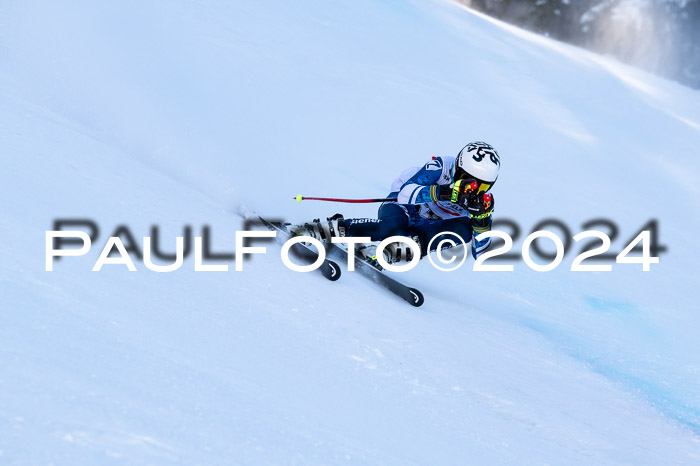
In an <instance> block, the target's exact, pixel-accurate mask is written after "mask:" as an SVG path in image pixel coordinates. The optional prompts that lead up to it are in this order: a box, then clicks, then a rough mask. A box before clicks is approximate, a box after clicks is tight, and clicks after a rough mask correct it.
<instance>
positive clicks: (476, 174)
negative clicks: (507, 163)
mask: <svg viewBox="0 0 700 466" xmlns="http://www.w3.org/2000/svg"><path fill="white" fill-rule="evenodd" d="M500 168H501V158H500V157H499V155H498V152H496V149H494V148H493V147H491V146H490V145H489V144H486V143H485V142H470V143H469V144H467V145H466V146H464V148H463V149H462V150H461V151H459V154H458V155H457V159H456V160H455V166H454V168H453V171H452V179H453V180H454V181H457V180H461V179H475V180H476V181H477V182H478V183H479V192H483V191H488V190H489V189H491V186H493V184H494V183H495V182H496V179H497V178H498V170H499V169H500Z"/></svg>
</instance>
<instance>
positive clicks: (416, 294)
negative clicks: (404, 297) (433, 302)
mask: <svg viewBox="0 0 700 466" xmlns="http://www.w3.org/2000/svg"><path fill="white" fill-rule="evenodd" d="M408 291H410V292H411V296H412V301H410V304H411V306H415V307H421V306H422V305H423V303H424V302H425V298H424V297H423V293H421V292H420V291H418V290H417V289H415V288H409V289H408Z"/></svg>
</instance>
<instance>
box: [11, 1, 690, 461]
mask: <svg viewBox="0 0 700 466" xmlns="http://www.w3.org/2000/svg"><path fill="white" fill-rule="evenodd" d="M0 18H2V20H0V21H1V24H2V27H0V141H1V145H0V147H1V148H2V162H3V170H2V171H1V172H0V185H1V186H2V189H1V190H0V193H2V205H3V211H2V214H3V215H2V216H1V217H0V237H1V238H2V242H1V243H0V258H1V262H0V293H1V294H0V295H1V296H2V298H3V299H2V303H3V304H2V312H1V313H0V363H1V367H2V370H1V371H0V463H3V464H43V463H54V464H102V463H137V464H139V463H141V464H164V463H187V464H190V463H200V464H218V463H235V464H251V463H266V464H269V463H284V464H289V463H316V464H329V463H331V464H332V463H360V464H365V463H371V464H484V463H489V464H508V463H510V464H528V463H530V464H542V463H555V464H573V463H577V464H578V463H588V464H692V463H697V462H700V343H698V338H697V334H698V329H700V317H699V316H698V306H697V302H698V297H699V296H698V292H697V290H698V289H699V288H698V287H699V285H700V280H698V276H697V274H695V273H694V271H695V269H696V267H697V265H696V261H697V259H698V257H700V254H699V250H698V249H699V248H698V246H697V242H696V241H695V238H694V233H695V232H696V231H698V227H700V225H699V223H700V222H699V220H698V215H697V214H698V208H699V207H700V196H699V189H698V184H697V181H698V179H700V176H699V174H700V162H698V152H697V147H698V146H699V145H700V144H699V143H700V94H699V93H698V92H697V91H693V90H690V89H687V88H684V87H682V86H679V85H677V84H675V83H672V82H668V81H665V80H662V79H659V78H656V77H653V76H650V75H648V74H645V73H643V72H640V71H636V70H634V69H631V68H628V67H626V66H623V65H620V64H618V63H617V62H615V61H612V60H609V59H606V58H604V57H600V56H596V55H593V54H590V53H587V52H584V51H581V50H579V49H576V48H573V47H569V46H566V45H563V44H560V43H557V42H553V41H550V40H548V39H545V38H542V37H538V36H535V35H532V34H529V33H526V32H523V31H521V30H518V29H516V28H513V27H511V26H507V25H504V24H502V23H498V22H495V21H493V20H490V19H488V18H485V17H482V16H480V15H478V14H475V13H472V12H470V11H467V10H465V9H463V8H461V7H459V6H457V5H454V4H452V3H449V2H443V1H437V0H435V1H421V2H418V1H377V0H375V1H370V0H355V1H347V0H340V1H335V2H321V1H312V0H299V1H295V2H284V1H275V0H271V1H267V2H257V1H252V0H238V1H236V2H224V1H220V0H210V1H203V2H188V1H183V0H178V1H173V2H168V4H167V6H166V5H165V4H162V3H160V2H150V1H145V2H143V1H141V2H136V1H125V2H119V3H118V4H116V3H115V4H113V5H110V4H107V3H104V2H102V3H96V2H80V1H68V2H60V4H59V3H58V2H41V1H31V0H30V1H21V2H20V1H13V0H11V1H9V2H3V3H2V5H0ZM475 139H476V140H486V141H489V142H491V143H493V144H494V145H495V146H496V148H497V149H498V150H499V152H500V154H501V159H502V162H503V170H502V173H501V175H500V178H499V181H498V184H497V185H496V187H495V188H494V194H495V197H496V198H497V199H496V213H495V215H496V216H497V217H498V216H500V217H502V218H511V219H515V220H517V222H518V224H520V225H521V227H522V228H523V230H524V231H525V232H528V231H529V230H530V229H531V228H532V227H533V226H534V225H535V224H536V223H537V222H538V221H539V220H541V219H544V218H547V217H556V218H560V219H562V220H563V221H564V222H566V224H567V225H569V226H570V228H572V233H578V232H579V231H581V230H582V229H583V228H582V227H581V224H582V223H584V222H586V221H588V220H590V219H593V218H600V217H604V218H610V219H613V220H614V221H615V222H616V223H617V224H618V225H619V227H620V238H619V239H618V240H616V241H615V242H614V243H613V249H612V250H614V251H619V250H621V249H622V248H623V247H624V246H625V245H626V241H627V240H628V239H629V238H630V237H631V236H632V235H633V234H634V233H635V232H636V231H637V230H638V229H639V228H640V227H641V226H642V225H643V224H644V223H646V222H647V220H649V219H650V218H657V219H658V222H659V226H660V239H661V242H662V243H664V244H665V245H667V246H668V252H667V253H665V254H663V255H662V256H661V262H660V264H659V265H656V266H654V265H652V270H651V272H648V273H643V272H641V267H640V266H636V265H622V264H620V265H616V266H614V268H613V271H612V272H609V273H602V272H601V273H573V272H570V271H569V270H568V268H569V265H570V263H571V261H572V259H573V257H574V254H570V255H567V257H566V258H565V260H564V262H563V263H562V265H561V266H560V267H558V268H557V269H556V270H555V271H553V272H547V273H537V272H534V271H532V270H530V269H528V268H527V267H526V266H525V264H524V263H522V262H517V263H516V264H515V271H514V272H511V273H482V274H477V273H474V272H472V271H471V268H470V266H471V262H468V264H467V266H466V267H465V268H464V269H462V270H461V271H459V272H453V273H440V272H438V271H436V270H434V269H432V268H431V266H430V265H429V264H427V263H422V264H421V265H420V266H419V267H417V268H416V269H415V270H413V271H411V272H409V273H406V274H402V275H401V276H400V278H401V279H402V280H405V281H406V282H408V283H411V284H413V285H416V286H418V287H419V288H420V289H421V290H422V291H423V292H424V294H425V296H426V304H425V305H424V306H423V307H422V308H420V309H413V308H410V307H409V306H407V305H405V304H404V303H403V302H401V301H399V300H398V299H396V298H394V297H393V296H391V295H389V294H387V293H385V292H383V291H382V290H379V289H376V288H375V287H372V286H368V284H367V283H366V281H365V280H364V279H363V278H362V277H360V276H355V275H353V274H351V273H345V274H344V276H343V278H342V279H341V280H340V281H339V282H337V283H330V282H327V281H325V280H323V279H322V278H320V277H318V276H316V275H306V274H298V273H294V272H291V271H289V270H287V269H285V268H284V267H283V266H282V264H281V262H280V260H279V257H278V255H277V253H278V251H279V248H278V247H277V246H274V245H270V246H269V249H268V254H266V255H265V256H260V257H256V258H255V259H253V260H251V261H249V262H246V263H245V267H244V269H245V270H244V271H243V272H234V271H233V270H231V271H229V272H221V273H216V272H211V273H195V272H193V268H194V261H193V258H192V257H190V258H188V259H187V260H186V261H185V264H184V266H183V268H182V269H181V270H179V271H177V272H173V273H166V274H159V273H155V272H151V271H148V270H146V269H145V267H144V265H143V264H142V263H141V262H137V263H136V265H137V268H138V271H137V272H135V273H134V272H128V271H126V268H125V267H123V266H106V267H105V268H104V269H103V270H102V271H101V272H91V271H90V270H91V268H92V266H93V264H94V262H95V260H96V259H97V256H98V254H99V249H100V248H101V246H102V245H104V242H105V241H106V238H107V235H108V234H109V233H110V232H112V231H114V230H115V229H116V228H117V226H118V225H122V224H124V225H128V226H129V228H130V230H131V231H132V232H133V233H134V235H135V236H137V237H139V238H140V237H142V236H147V235H148V234H149V229H150V227H151V225H154V224H157V225H159V226H160V229H161V230H160V231H161V242H162V243H163V249H166V250H170V251H171V250H173V249H174V238H175V236H177V235H181V234H182V231H183V227H184V226H185V225H192V226H193V228H194V233H195V234H199V233H200V232H201V229H202V226H203V225H210V226H211V229H212V232H213V246H214V249H215V250H216V251H232V250H233V249H234V232H235V231H236V230H238V229H241V221H240V219H239V218H237V217H236V216H234V215H232V213H231V211H232V210H233V209H235V208H236V206H238V205H241V204H244V205H247V206H248V207H250V208H253V209H255V210H257V211H259V212H264V213H268V214H270V215H272V216H283V217H285V218H287V219H288V220H291V221H302V220H305V219H308V218H310V217H318V216H325V215H329V214H332V213H334V212H335V211H336V209H339V208H340V209H342V211H343V212H344V213H345V214H346V215H347V216H373V215H374V213H375V212H374V207H367V206H342V207H341V206H335V205H323V204H313V203H302V204H297V203H295V202H293V201H292V200H291V198H292V196H294V195H296V194H298V193H300V192H301V193H304V194H307V195H326V194H327V195H338V196H347V197H351V196H357V197H365V196H367V197H369V196H382V195H384V194H386V190H387V187H388V185H389V184H390V182H391V180H392V179H393V177H394V176H395V175H396V174H398V172H400V171H401V170H402V169H403V168H405V167H407V166H412V165H420V164H422V163H424V161H425V160H427V159H428V158H429V157H430V156H432V155H454V154H455V153H456V152H457V151H458V150H459V149H460V148H461V147H462V146H463V145H464V144H465V143H466V142H467V141H469V140H475ZM56 218H90V219H93V220H95V221H96V222H97V223H98V224H99V225H100V229H101V231H100V237H99V239H98V240H97V241H96V244H95V247H94V248H93V250H92V251H91V252H90V254H89V255H88V256H85V257H81V258H68V259H63V260H61V261H60V262H57V264H56V267H55V271H54V272H45V271H44V234H45V231H46V230H49V229H51V227H52V222H53V220H54V219H56ZM557 233H559V234H560V232H557ZM521 239H522V238H521ZM519 244H520V241H518V242H517V243H516V248H519ZM231 266H233V264H231ZM231 268H233V267H231Z"/></svg>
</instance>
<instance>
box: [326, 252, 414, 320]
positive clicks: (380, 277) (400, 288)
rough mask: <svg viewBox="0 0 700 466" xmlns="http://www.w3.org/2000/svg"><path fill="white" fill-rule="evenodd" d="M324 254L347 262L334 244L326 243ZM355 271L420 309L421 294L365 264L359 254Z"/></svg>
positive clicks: (346, 255)
mask: <svg viewBox="0 0 700 466" xmlns="http://www.w3.org/2000/svg"><path fill="white" fill-rule="evenodd" d="M326 254H327V256H328V257H331V258H333V259H338V260H344V261H347V260H348V252H347V251H346V250H345V249H343V248H341V247H339V246H338V245H337V244H334V243H327V245H326ZM355 271H357V272H359V273H360V274H361V275H364V276H365V277H367V278H369V279H370V280H372V281H374V282H376V283H378V284H379V285H381V286H383V287H384V288H386V289H387V290H389V291H391V292H392V293H394V294H395V295H396V296H398V297H400V298H401V299H403V300H404V301H406V302H407V303H408V304H410V305H411V306H415V307H420V306H422V305H423V303H424V302H425V298H424V297H423V293H421V292H420V291H419V290H417V289H416V288H411V287H410V286H407V285H404V284H403V283H401V282H399V281H398V280H395V279H393V278H391V277H390V276H388V275H386V274H384V272H382V271H381V270H379V269H378V268H376V267H375V266H374V265H372V264H370V263H369V262H367V259H365V257H364V256H363V255H362V254H361V253H359V252H358V253H355Z"/></svg>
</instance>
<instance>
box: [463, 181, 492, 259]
mask: <svg viewBox="0 0 700 466" xmlns="http://www.w3.org/2000/svg"><path fill="white" fill-rule="evenodd" d="M493 205H494V201H493V194H486V193H482V194H479V195H478V196H473V197H472V198H471V199H470V200H469V203H468V204H467V210H468V211H469V213H470V214H471V219H470V220H469V222H470V223H471V226H472V231H473V232H474V234H473V236H472V256H474V259H476V258H477V257H479V256H480V255H481V254H482V253H483V252H484V251H486V250H487V249H488V248H489V246H491V238H486V239H483V240H481V241H477V240H476V237H477V236H479V235H480V234H482V233H486V232H487V231H491V222H492V220H491V213H492V212H493Z"/></svg>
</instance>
